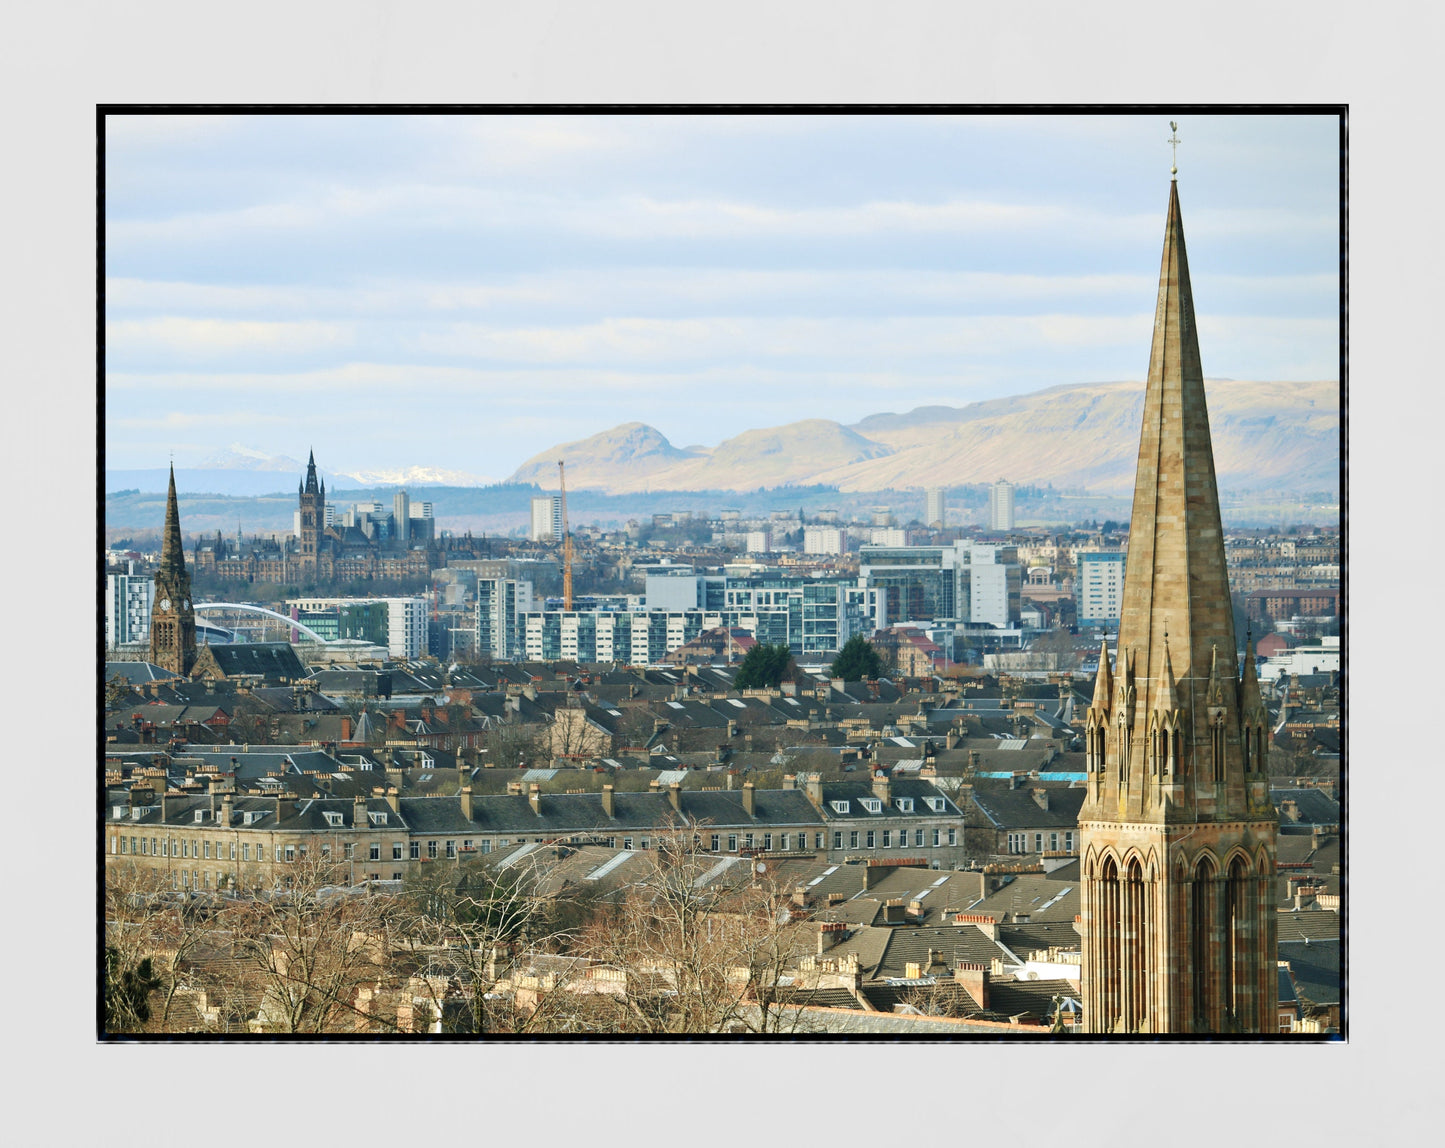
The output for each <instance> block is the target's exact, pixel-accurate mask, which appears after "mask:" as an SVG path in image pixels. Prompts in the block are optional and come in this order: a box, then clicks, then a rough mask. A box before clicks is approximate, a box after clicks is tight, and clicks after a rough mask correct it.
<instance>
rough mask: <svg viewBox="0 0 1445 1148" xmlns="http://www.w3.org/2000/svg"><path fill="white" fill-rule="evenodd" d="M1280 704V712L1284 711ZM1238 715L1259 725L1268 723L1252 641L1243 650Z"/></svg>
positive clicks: (1267, 713)
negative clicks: (1242, 670) (1242, 675)
mask: <svg viewBox="0 0 1445 1148" xmlns="http://www.w3.org/2000/svg"><path fill="white" fill-rule="evenodd" d="M1287 704H1288V703H1285V705H1281V707H1280V713H1281V714H1284V713H1286V712H1287V711H1286V708H1285V706H1286V705H1287ZM1239 713H1240V717H1241V718H1242V719H1243V720H1244V721H1246V722H1250V723H1255V724H1258V725H1261V726H1264V725H1268V724H1269V711H1268V710H1266V709H1265V708H1264V695H1263V694H1261V693H1260V690H1259V670H1258V669H1257V668H1256V667H1255V664H1254V643H1253V642H1250V643H1249V645H1248V647H1247V648H1246V649H1245V651H1244V678H1243V680H1242V681H1240V683H1239Z"/></svg>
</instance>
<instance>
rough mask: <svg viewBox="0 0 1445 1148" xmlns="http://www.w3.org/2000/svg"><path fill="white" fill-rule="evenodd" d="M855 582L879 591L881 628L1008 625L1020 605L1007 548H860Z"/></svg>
mask: <svg viewBox="0 0 1445 1148" xmlns="http://www.w3.org/2000/svg"><path fill="white" fill-rule="evenodd" d="M858 581H859V585H861V586H865V587H868V588H870V589H875V590H878V591H879V592H880V594H881V595H882V598H883V601H882V602H881V604H880V608H879V609H880V613H879V617H880V619H881V620H880V621H879V627H880V628H883V627H885V626H892V625H896V624H897V623H899V622H931V621H935V620H938V619H955V620H957V621H960V622H967V623H971V624H974V625H982V624H987V625H992V626H995V627H999V628H1007V627H1009V626H1010V625H1014V624H1017V622H1018V620H1019V610H1020V608H1021V606H1022V594H1023V573H1022V570H1021V568H1020V566H1019V563H1018V550H1017V549H1016V548H1015V547H1012V546H977V545H973V544H971V543H968V542H956V543H952V544H950V545H947V546H887V547H885V546H864V547H862V548H861V549H860V550H859V566H858Z"/></svg>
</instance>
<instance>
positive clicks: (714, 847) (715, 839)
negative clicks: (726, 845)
mask: <svg viewBox="0 0 1445 1148" xmlns="http://www.w3.org/2000/svg"><path fill="white" fill-rule="evenodd" d="M721 842H722V836H721V834H718V833H714V834H713V835H712V851H713V852H714V853H716V852H717V850H718V845H719V844H720V843H721Z"/></svg>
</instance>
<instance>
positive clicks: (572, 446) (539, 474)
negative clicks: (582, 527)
mask: <svg viewBox="0 0 1445 1148" xmlns="http://www.w3.org/2000/svg"><path fill="white" fill-rule="evenodd" d="M696 457H697V453H696V452H695V451H690V450H679V449H678V448H677V447H675V446H673V445H672V443H670V442H668V441H667V438H666V436H664V435H663V434H662V432H661V431H658V430H655V429H654V428H652V427H650V426H648V425H647V424H646V423H635V422H634V423H623V424H622V425H621V426H615V427H613V428H612V429H611V430H605V431H602V432H601V433H599V434H595V435H593V436H592V437H591V438H584V439H580V440H578V441H577V442H566V443H562V444H561V445H559V446H555V447H553V448H552V449H551V450H546V451H543V452H542V453H541V454H537V455H533V456H532V457H531V458H529V459H528V460H527V461H526V462H524V463H523V464H522V465H521V466H519V467H518V468H517V469H516V471H515V472H514V473H513V474H512V476H511V478H509V479H507V481H508V482H510V483H522V484H524V485H525V484H527V483H536V484H537V485H538V486H540V487H541V488H542V489H543V490H555V489H556V488H557V463H558V462H559V461H562V462H565V463H566V464H567V485H568V486H570V487H572V488H573V489H576V490H583V489H589V488H590V489H593V490H642V489H643V488H644V486H646V485H647V478H648V476H649V475H651V474H660V473H663V472H665V471H667V470H669V469H670V468H672V467H675V466H677V465H679V464H682V463H686V462H688V461H690V460H692V459H694V458H696ZM671 489H680V488H675V487H674V488H671Z"/></svg>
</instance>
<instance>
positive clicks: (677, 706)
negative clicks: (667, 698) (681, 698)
mask: <svg viewBox="0 0 1445 1148" xmlns="http://www.w3.org/2000/svg"><path fill="white" fill-rule="evenodd" d="M667 704H668V705H670V706H671V707H672V708H673V709H675V710H680V709H683V708H684V707H683V704H682V703H681V702H668V703H667Z"/></svg>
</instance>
